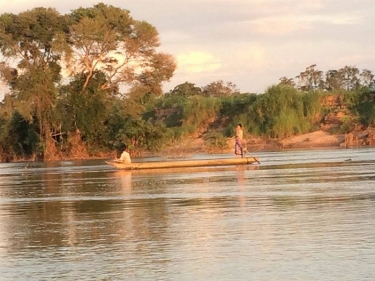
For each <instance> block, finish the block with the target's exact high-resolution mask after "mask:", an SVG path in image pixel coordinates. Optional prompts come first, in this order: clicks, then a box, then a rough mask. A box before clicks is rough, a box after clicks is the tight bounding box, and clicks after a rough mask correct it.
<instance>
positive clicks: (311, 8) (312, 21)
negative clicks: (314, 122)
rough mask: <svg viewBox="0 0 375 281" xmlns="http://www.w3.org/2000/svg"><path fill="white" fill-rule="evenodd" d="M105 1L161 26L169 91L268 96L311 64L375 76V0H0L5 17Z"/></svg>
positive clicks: (161, 48)
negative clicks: (220, 87)
mask: <svg viewBox="0 0 375 281" xmlns="http://www.w3.org/2000/svg"><path fill="white" fill-rule="evenodd" d="M99 2H103V3H105V4H109V5H113V6H115V7H119V8H123V9H127V10H129V11H130V14H131V16H132V17H133V18H134V19H136V20H145V21H147V22H148V23H150V24H152V25H154V26H155V27H156V28H157V30H158V32H159V35H160V39H161V46H160V48H159V51H162V52H166V53H169V54H171V55H173V56H174V57H175V58H176V60H177V63H178V69H177V70H176V71H175V74H174V76H173V77H172V79H171V81H170V82H169V83H165V85H164V90H165V91H168V90H170V89H173V88H174V87H175V86H177V85H179V84H181V83H184V82H186V81H188V82H190V83H194V84H196V86H198V87H203V86H206V85H208V84H210V83H211V82H215V81H218V80H223V81H224V82H232V83H234V84H235V85H237V88H238V89H239V90H240V91H241V92H251V93H263V92H264V91H265V90H266V88H267V87H269V86H271V85H273V84H277V83H278V82H279V78H281V77H283V76H287V77H288V78H294V77H295V76H296V75H298V74H299V73H300V72H301V71H304V70H305V68H306V67H307V66H310V65H312V64H316V65H317V67H316V69H318V70H322V71H323V72H326V71H328V70H333V69H336V70H337V69H340V68H342V67H344V66H346V65H348V66H355V67H357V68H359V70H360V71H362V70H363V69H368V70H371V71H372V72H373V73H375V36H374V30H375V16H374V15H375V3H374V0H309V1H301V0H157V1H156V0H133V1H130V0H110V1H90V0H80V1H77V0H74V1H73V0H63V1H61V0H60V1H55V0H33V1H31V0H0V13H5V12H11V13H15V14H17V13H19V12H23V11H26V10H28V9H32V8H34V7H41V6H42V7H52V8H56V9H57V10H58V11H59V12H60V13H62V14H66V13H69V12H70V11H71V10H74V9H76V8H78V7H92V6H93V5H94V4H97V3H99Z"/></svg>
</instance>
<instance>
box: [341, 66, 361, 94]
mask: <svg viewBox="0 0 375 281" xmlns="http://www.w3.org/2000/svg"><path fill="white" fill-rule="evenodd" d="M338 72H339V73H340V78H341V84H342V88H343V89H344V90H347V91H349V90H355V89H358V87H359V85H360V84H359V83H360V80H359V77H358V74H359V70H358V68H356V67H354V66H345V67H343V68H340V69H339V70H338Z"/></svg>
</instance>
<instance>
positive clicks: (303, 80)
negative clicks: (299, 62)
mask: <svg viewBox="0 0 375 281" xmlns="http://www.w3.org/2000/svg"><path fill="white" fill-rule="evenodd" d="M315 67H316V64H312V65H310V66H309V67H306V70H305V71H304V72H301V73H300V74H299V75H298V76H296V78H297V79H298V89H300V90H301V91H310V90H316V89H323V86H324V82H323V71H320V70H315Z"/></svg>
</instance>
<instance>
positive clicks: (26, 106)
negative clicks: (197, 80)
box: [0, 3, 375, 161]
mask: <svg viewBox="0 0 375 281" xmlns="http://www.w3.org/2000/svg"><path fill="white" fill-rule="evenodd" d="M158 47H159V39H158V33H157V31H156V29H155V27H153V26H152V25H150V24H148V23H146V22H143V21H137V20H135V19H133V18H132V17H131V16H130V13H129V11H127V10H122V9H119V8H116V7H113V6H109V5H105V4H102V3H100V4H97V5H95V6H93V7H92V8H79V9H77V10H74V11H72V12H71V13H70V14H67V15H61V14H59V13H58V12H57V11H56V10H54V9H46V8H36V9H33V10H29V11H26V12H23V13H20V14H18V15H14V14H2V15H1V16H0V52H1V57H0V58H2V61H0V77H1V78H2V80H3V81H4V82H5V83H6V84H7V85H8V87H9V89H10V93H9V94H7V95H6V96H5V98H4V100H3V101H2V102H1V103H0V160H1V161H13V160H20V159H36V158H38V159H43V160H53V159H62V158H74V157H90V156H101V155H109V153H110V152H111V151H114V150H115V149H116V147H118V146H119V145H121V144H122V143H127V144H129V145H130V148H131V150H132V151H133V153H136V152H141V151H145V150H149V151H158V150H161V149H162V148H163V147H165V146H167V145H170V144H173V143H178V142H180V141H181V140H182V139H184V138H186V137H188V136H196V137H197V136H202V137H204V139H205V141H206V144H207V145H209V146H214V147H225V146H226V145H227V141H226V140H227V137H230V136H231V135H232V134H233V131H232V130H233V128H234V126H235V124H236V123H239V122H241V123H242V124H243V125H244V128H245V133H246V134H248V135H254V136H260V137H262V138H265V139H269V138H276V139H282V138H285V137H288V136H292V135H296V134H302V133H306V132H311V131H314V130H316V129H319V128H320V126H321V124H322V122H324V120H325V117H326V116H328V115H329V114H332V113H333V111H335V110H337V109H338V108H340V110H341V111H345V115H344V117H342V120H341V121H342V122H340V123H339V124H338V125H337V126H335V127H334V129H335V130H336V132H350V131H352V130H354V129H356V128H358V126H359V127H361V128H366V127H368V126H370V127H371V126H374V125H375V110H374V102H375V101H374V96H373V92H374V75H373V74H372V72H371V71H369V70H362V71H360V70H358V69H357V68H356V67H349V66H345V67H343V68H341V69H339V70H329V71H327V72H326V73H325V74H324V73H323V72H322V71H319V70H316V69H315V67H316V66H315V65H312V66H309V67H308V68H306V70H305V71H304V72H301V73H300V74H299V75H298V76H297V77H296V78H295V79H289V78H287V77H283V78H281V79H280V82H279V83H278V85H274V86H271V87H269V88H268V89H266V91H265V92H264V93H263V94H251V93H241V92H240V91H239V90H238V89H236V86H235V85H233V84H232V83H230V82H227V83H224V82H223V81H215V82H212V83H211V84H209V85H207V86H204V87H197V86H195V84H193V83H190V82H185V83H183V84H181V85H178V86H177V87H175V88H174V89H173V90H171V91H170V92H168V93H163V92H162V87H161V85H162V82H164V81H168V80H169V79H170V78H171V77H172V75H173V72H174V70H175V68H176V63H175V61H174V58H173V57H171V56H170V55H168V54H164V53H160V52H158V51H157V48H158ZM332 96H333V97H335V99H334V100H335V103H334V104H330V103H329V102H327V100H329V97H332Z"/></svg>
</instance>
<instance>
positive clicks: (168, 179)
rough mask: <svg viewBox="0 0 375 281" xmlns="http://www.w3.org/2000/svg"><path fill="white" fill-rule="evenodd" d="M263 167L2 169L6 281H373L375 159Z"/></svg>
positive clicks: (264, 161)
mask: <svg viewBox="0 0 375 281" xmlns="http://www.w3.org/2000/svg"><path fill="white" fill-rule="evenodd" d="M253 155H254V156H257V157H259V158H260V162H261V164H260V165H258V164H253V165H249V166H234V167H229V166H225V167H210V168H187V169H170V170H168V169H167V170H164V171H160V170H155V171H154V170H150V171H116V170H115V169H113V168H112V167H110V166H109V165H106V164H105V163H104V161H103V160H87V161H63V162H51V163H39V162H31V163H2V164H0V238H1V239H0V280H6V281H8V280H28V281H30V280H178V281H184V280H194V281H196V280H202V281H203V280H204V281H209V280H215V281H220V280H225V281H227V280H285V281H291V280H301V281H302V280H303V281H308V280H314V281H315V280H340V281H344V280H356V281H357V280H375V262H374V261H375V215H374V211H375V150H374V149H368V148H366V149H347V150H345V149H335V150H310V151H298V150H296V151H292V150H291V151H281V152H256V153H254V154H253ZM194 157H195V158H200V157H201V158H219V157H229V155H196V156H194ZM136 160H137V161H141V160H142V161H149V160H152V159H136Z"/></svg>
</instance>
